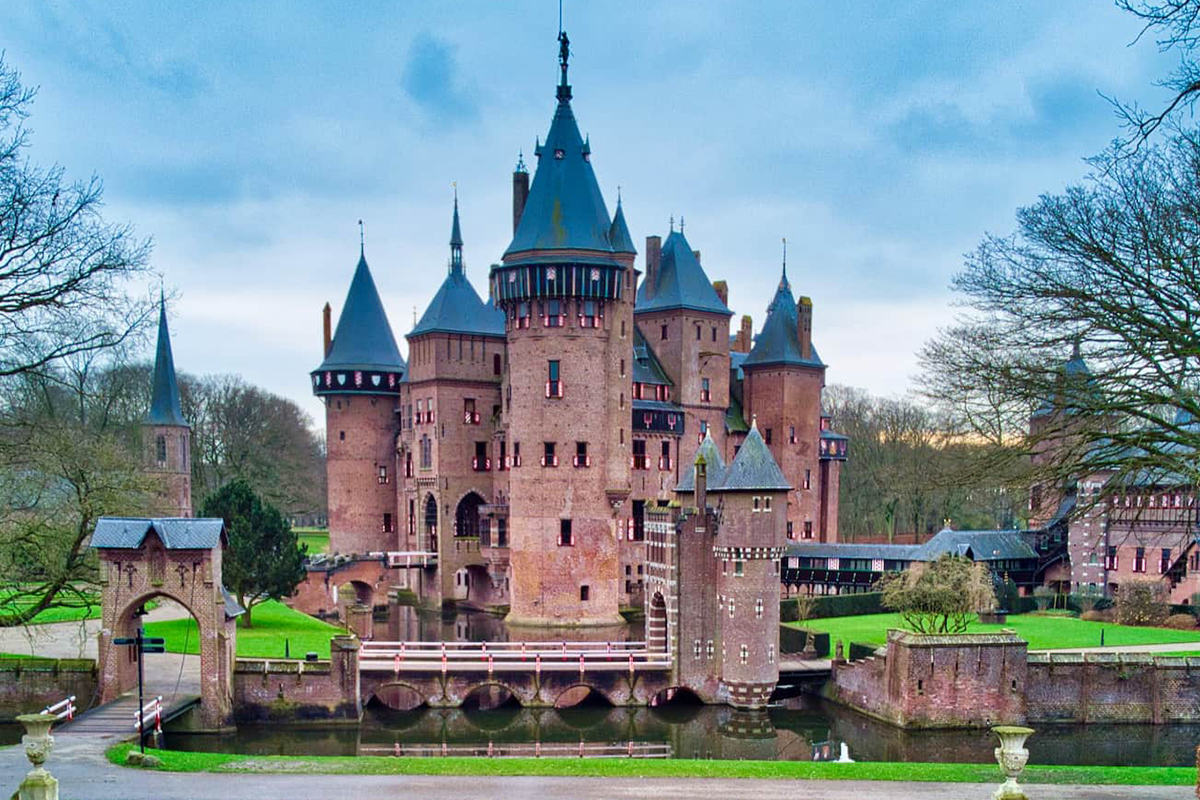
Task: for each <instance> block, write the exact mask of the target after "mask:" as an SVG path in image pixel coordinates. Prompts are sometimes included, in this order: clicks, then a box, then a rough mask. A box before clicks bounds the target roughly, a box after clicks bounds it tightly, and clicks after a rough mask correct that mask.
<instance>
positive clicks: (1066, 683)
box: [1027, 653, 1200, 724]
mask: <svg viewBox="0 0 1200 800" xmlns="http://www.w3.org/2000/svg"><path fill="white" fill-rule="evenodd" d="M1027 714H1028V720H1029V722H1110V723H1113V722H1135V723H1154V724H1162V723H1170V722H1200V658H1174V657H1164V656H1154V655H1152V654H1149V653H1124V654H1117V653H1088V654H1087V655H1082V654H1069V653H1062V654H1057V653H1056V654H1053V655H1051V654H1048V653H1032V654H1030V656H1029V686H1028V689H1027Z"/></svg>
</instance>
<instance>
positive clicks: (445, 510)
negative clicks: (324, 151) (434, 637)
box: [400, 195, 507, 605]
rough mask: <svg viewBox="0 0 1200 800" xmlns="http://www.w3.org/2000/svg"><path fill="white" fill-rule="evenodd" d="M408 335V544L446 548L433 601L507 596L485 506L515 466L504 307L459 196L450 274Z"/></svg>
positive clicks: (404, 441) (404, 453)
mask: <svg viewBox="0 0 1200 800" xmlns="http://www.w3.org/2000/svg"><path fill="white" fill-rule="evenodd" d="M407 338H408V354H409V359H408V374H407V376H406V378H405V385H404V412H403V414H402V415H401V416H402V418H403V422H402V430H401V433H400V459H401V465H402V467H401V471H402V478H401V480H402V490H401V497H400V502H401V507H402V515H403V517H404V520H405V526H406V536H407V539H406V541H407V545H406V547H405V549H414V550H429V549H436V550H437V552H438V553H439V561H438V573H437V577H438V585H437V586H436V587H432V586H427V587H425V591H424V592H423V594H424V596H425V598H426V599H427V600H430V601H433V600H436V599H438V598H440V599H442V600H450V599H454V600H458V601H462V602H467V603H471V604H475V605H488V604H494V603H500V602H503V601H504V600H505V598H504V597H503V589H504V578H505V575H504V570H498V571H497V572H496V574H495V575H494V576H491V575H489V574H488V573H487V570H486V565H485V560H484V555H485V554H484V553H482V552H481V548H480V545H481V535H480V534H481V532H482V530H481V525H480V518H479V509H480V507H481V506H484V505H487V506H489V507H492V506H495V505H497V502H496V500H497V482H498V481H499V480H500V479H502V478H503V476H504V475H505V474H507V473H506V471H505V469H504V464H503V461H502V459H503V458H504V457H505V456H506V455H507V452H506V449H505V445H504V438H503V431H502V429H501V419H500V412H499V409H500V384H501V380H502V376H503V373H504V366H505V357H506V354H505V342H504V315H503V314H502V313H501V312H500V311H498V310H496V308H495V307H494V306H492V305H491V304H490V303H485V302H484V301H483V300H481V299H480V297H479V295H478V294H477V293H476V291H475V288H474V287H473V286H472V285H471V282H470V281H469V280H467V275H466V265H465V263H464V260H463V238H462V228H461V225H460V223H459V215H458V197H457V195H456V196H455V199H454V216H453V221H452V222H451V226H450V261H449V269H448V274H447V275H446V278H445V280H443V281H442V285H441V286H440V287H439V288H438V290H437V293H436V294H435V295H434V296H433V299H432V300H431V301H430V303H429V306H428V308H426V309H425V313H424V314H423V315H422V316H421V319H420V321H418V322H417V324H416V326H414V327H413V329H412V331H411V332H410V333H409V334H408V337H407ZM497 527H499V523H498V524H497ZM489 543H490V542H489ZM487 555H490V553H487Z"/></svg>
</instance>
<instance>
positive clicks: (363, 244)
mask: <svg viewBox="0 0 1200 800" xmlns="http://www.w3.org/2000/svg"><path fill="white" fill-rule="evenodd" d="M366 252H367V237H366V233H365V232H364V229H363V221H362V220H361V219H360V220H359V221H358V253H359V255H362V254H364V253H366Z"/></svg>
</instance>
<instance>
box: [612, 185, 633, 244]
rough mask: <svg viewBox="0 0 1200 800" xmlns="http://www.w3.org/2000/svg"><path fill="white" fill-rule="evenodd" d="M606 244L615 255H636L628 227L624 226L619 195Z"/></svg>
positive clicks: (623, 215)
mask: <svg viewBox="0 0 1200 800" xmlns="http://www.w3.org/2000/svg"><path fill="white" fill-rule="evenodd" d="M608 243H609V244H611V245H612V249H613V252H616V253H636V252H637V248H636V247H634V246H633V237H632V236H630V235H629V226H628V225H626V224H625V211H624V210H623V209H622V208H621V195H620V193H618V194H617V213H615V214H613V221H612V227H611V228H609V231H608Z"/></svg>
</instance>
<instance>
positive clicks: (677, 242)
mask: <svg viewBox="0 0 1200 800" xmlns="http://www.w3.org/2000/svg"><path fill="white" fill-rule="evenodd" d="M568 54H569V53H568V47H567V42H566V37H565V36H564V37H563V38H562V48H561V53H560V70H561V80H560V82H559V84H558V87H557V91H556V98H557V107H556V109H555V112H554V116H553V119H552V121H551V124H550V130H549V132H548V133H547V135H546V137H545V140H544V141H540V142H539V143H538V145H537V147H536V148H535V150H534V154H535V156H536V158H537V165H536V171H535V173H534V175H533V176H532V180H531V177H530V174H529V172H528V171H527V170H526V168H525V166H524V164H523V163H518V165H517V169H516V171H515V172H514V174H513V202H512V223H513V237H512V242H511V244H510V245H509V247H508V249H507V250H506V251H505V252H504V254H503V256H502V258H501V260H500V263H498V264H494V265H492V267H491V270H490V273H489V275H488V292H487V299H486V300H484V299H483V298H481V297H480V295H479V294H478V293H477V291H476V289H475V287H474V286H472V284H471V282H470V281H469V280H468V277H467V272H466V264H465V261H464V258H463V246H464V241H463V237H462V230H461V225H460V220H459V213H458V204H457V199H456V200H455V204H454V211H453V218H452V224H451V236H450V259H449V270H448V274H447V276H446V278H445V280H444V281H443V282H442V285H441V286H440V287H439V288H438V289H437V292H436V293H435V294H434V296H433V299H432V301H431V302H430V303H429V306H428V307H427V308H426V310H425V312H424V314H423V315H422V316H421V318H420V320H419V321H418V322H417V324H416V325H415V327H414V328H413V329H412V330H411V331H410V332H409V333H408V334H407V337H406V338H407V340H408V354H409V358H408V361H407V362H406V361H405V360H404V358H403V357H402V356H401V354H400V350H399V348H398V347H397V345H396V340H395V337H394V335H393V333H392V329H391V326H390V324H389V322H388V317H387V314H386V312H385V310H384V308H383V304H382V302H381V300H380V297H379V293H378V291H377V290H376V287H375V283H374V280H373V278H372V275H371V271H370V269H369V267H368V266H367V261H366V258H365V253H360V257H359V260H358V265H357V267H356V268H355V271H354V276H353V279H352V281H351V284H350V290H349V292H348V294H347V296H346V301H345V303H344V304H343V306H342V309H341V313H340V316H339V318H338V322H337V327H336V330H332V325H331V322H332V320H331V311H330V308H329V306H328V305H326V307H325V319H324V326H325V327H324V340H325V350H324V360H323V361H322V362H321V364H320V366H319V367H318V368H317V369H315V370H314V371H313V372H312V373H311V378H312V387H313V392H314V393H315V394H316V395H317V396H318V397H320V398H321V399H322V401H323V402H324V404H325V407H326V439H327V443H328V453H327V470H328V479H329V530H330V550H331V551H332V552H336V553H342V554H368V553H376V554H385V553H416V554H421V553H423V554H429V557H427V558H425V559H424V560H422V561H421V562H420V563H421V564H422V565H423V566H422V569H421V570H419V577H417V578H415V579H414V580H413V582H412V583H413V585H414V586H415V587H416V588H418V589H419V593H420V595H421V596H422V598H423V599H424V600H425V601H426V602H430V603H438V602H448V601H456V602H458V603H466V604H472V605H477V606H508V607H509V614H508V621H509V623H510V624H517V625H521V624H525V625H535V626H557V625H571V626H606V625H615V624H619V623H620V622H621V617H620V614H619V611H620V609H622V608H624V607H629V606H638V605H643V604H644V603H645V602H646V600H645V598H646V580H647V575H646V565H647V561H648V558H647V549H646V548H647V543H646V538H647V537H646V525H647V517H648V514H649V513H650V512H651V511H653V510H654V509H661V508H663V507H666V506H667V505H668V504H670V503H671V502H672V500H673V499H674V498H675V488H676V486H677V485H678V484H679V483H680V481H681V479H682V478H683V477H684V474H685V472H686V471H687V468H689V467H690V464H691V462H690V459H691V457H692V456H693V455H694V454H695V453H696V451H697V448H698V446H699V445H700V443H701V442H702V441H703V440H705V439H706V437H707V438H708V439H710V440H711V441H712V443H713V446H714V447H715V448H716V451H717V452H718V453H719V454H721V455H722V457H723V458H724V459H725V460H726V461H733V460H734V458H735V456H736V454H737V453H738V451H739V448H740V447H741V446H742V445H743V443H744V442H746V441H747V437H748V435H749V434H750V429H751V425H749V424H748V423H747V420H751V421H753V420H754V419H755V418H756V419H757V427H758V428H759V430H760V431H761V438H762V441H763V444H764V446H765V447H766V448H767V449H768V450H769V452H770V455H771V456H772V458H773V460H774V462H775V463H776V464H777V465H778V468H779V469H781V470H782V474H783V475H784V476H785V477H786V481H787V484H788V485H789V487H792V488H789V489H788V490H787V491H786V492H783V493H781V494H780V496H779V497H778V498H776V499H775V502H776V503H777V506H776V509H777V514H778V519H780V520H781V523H780V524H781V529H782V530H783V535H784V536H785V537H786V538H791V539H797V540H812V541H821V542H833V541H836V540H837V497H838V477H839V470H840V465H841V461H842V460H844V459H845V458H846V446H847V442H846V438H845V437H843V436H840V435H838V434H836V433H834V432H833V431H832V430H830V425H829V418H828V417H827V416H826V415H824V414H823V413H822V410H821V390H822V387H823V386H824V383H825V370H826V366H825V364H824V363H823V362H822V361H821V359H820V356H819V355H818V354H817V351H816V348H815V347H814V346H813V342H812V318H813V307H812V302H811V301H810V300H809V299H808V298H807V297H801V298H800V299H799V301H797V300H796V298H795V297H794V295H793V294H792V289H791V285H790V283H789V282H788V279H787V275H786V266H785V272H784V274H783V276H782V277H781V279H780V282H779V287H778V290H777V292H776V294H775V297H774V299H773V300H772V301H771V303H770V307H769V308H768V311H767V318H766V321H765V323H764V325H763V328H762V331H761V332H760V333H759V334H758V336H756V337H753V340H752V336H751V326H752V323H751V320H750V318H749V317H743V318H742V320H741V326H740V328H739V330H738V331H737V332H736V333H735V334H734V335H732V336H731V332H730V318H731V317H732V316H733V312H731V311H730V309H729V305H728V299H729V298H728V288H727V286H726V284H725V283H724V282H723V281H719V282H716V283H714V282H712V281H710V279H709V278H708V275H707V274H706V273H705V270H704V268H703V267H702V266H701V259H700V253H699V251H696V250H693V248H692V245H691V244H690V243H689V242H688V240H687V239H686V238H685V236H684V232H683V226H682V223H681V224H680V229H679V230H675V229H674V225H672V229H671V230H670V232H669V234H668V236H667V237H666V239H665V240H663V239H661V238H660V237H658V236H650V237H647V239H646V244H645V253H644V257H643V258H644V260H643V269H642V270H638V269H637V267H636V261H637V252H636V249H635V247H634V244H633V241H632V239H631V237H630V234H629V229H628V226H627V224H626V221H625V215H624V211H623V209H622V207H621V202H620V200H619V199H618V201H617V206H616V210H615V213H614V214H613V215H611V216H610V215H609V212H608V208H607V206H606V204H605V200H604V197H603V195H602V193H601V191H600V188H599V185H598V183H597V180H596V176H595V173H594V172H593V167H592V162H591V155H592V151H591V145H590V142H588V141H587V140H585V139H584V138H583V137H582V136H581V135H580V132H579V127H578V125H577V124H576V121H575V116H574V112H573V110H572V106H571V99H572V91H571V86H570V84H569V83H568V81H567V61H568ZM408 563H409V564H411V563H412V562H411V559H409V561H408Z"/></svg>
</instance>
